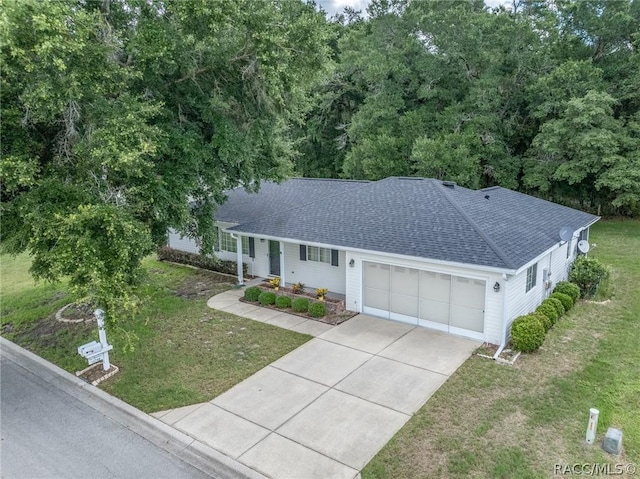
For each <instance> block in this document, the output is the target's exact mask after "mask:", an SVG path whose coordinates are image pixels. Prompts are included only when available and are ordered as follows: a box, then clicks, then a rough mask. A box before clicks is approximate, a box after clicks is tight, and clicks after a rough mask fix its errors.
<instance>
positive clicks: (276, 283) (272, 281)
mask: <svg viewBox="0 0 640 479" xmlns="http://www.w3.org/2000/svg"><path fill="white" fill-rule="evenodd" d="M269 284H270V285H271V286H273V287H274V288H279V287H280V276H276V277H275V278H271V279H270V280H269Z"/></svg>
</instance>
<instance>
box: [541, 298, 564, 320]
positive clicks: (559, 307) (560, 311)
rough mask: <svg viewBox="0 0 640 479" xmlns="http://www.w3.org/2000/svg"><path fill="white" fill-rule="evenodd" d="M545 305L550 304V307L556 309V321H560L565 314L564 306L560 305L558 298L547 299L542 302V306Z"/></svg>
mask: <svg viewBox="0 0 640 479" xmlns="http://www.w3.org/2000/svg"><path fill="white" fill-rule="evenodd" d="M545 303H546V304H550V305H551V306H553V307H554V308H556V311H557V312H558V319H560V317H561V316H562V315H563V314H564V313H565V312H566V311H565V309H564V306H563V305H562V302H561V301H560V300H559V299H558V298H551V297H549V298H547V299H545V300H544V301H543V302H542V304H545Z"/></svg>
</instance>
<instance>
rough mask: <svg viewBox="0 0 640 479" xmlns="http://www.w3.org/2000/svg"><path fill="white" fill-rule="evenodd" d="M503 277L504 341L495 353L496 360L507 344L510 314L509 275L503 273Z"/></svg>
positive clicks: (494, 358)
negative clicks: (508, 310) (508, 298)
mask: <svg viewBox="0 0 640 479" xmlns="http://www.w3.org/2000/svg"><path fill="white" fill-rule="evenodd" d="M502 279H504V296H503V297H502V342H501V343H500V347H498V350H497V351H496V353H495V354H494V355H493V360H494V361H495V360H496V359H498V358H499V357H500V353H502V350H503V349H504V347H505V346H506V345H507V321H508V318H509V315H508V314H507V309H508V308H507V305H508V301H507V291H508V285H509V276H508V275H506V274H503V275H502Z"/></svg>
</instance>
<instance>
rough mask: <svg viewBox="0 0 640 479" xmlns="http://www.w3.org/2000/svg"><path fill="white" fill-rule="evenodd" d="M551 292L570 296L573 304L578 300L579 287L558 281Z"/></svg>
mask: <svg viewBox="0 0 640 479" xmlns="http://www.w3.org/2000/svg"><path fill="white" fill-rule="evenodd" d="M553 292H554V293H562V294H566V295H567V296H571V299H573V303H574V304H575V302H576V301H578V300H579V299H580V287H579V286H578V285H577V284H573V283H570V282H569V281H560V282H559V283H558V284H556V287H555V288H553Z"/></svg>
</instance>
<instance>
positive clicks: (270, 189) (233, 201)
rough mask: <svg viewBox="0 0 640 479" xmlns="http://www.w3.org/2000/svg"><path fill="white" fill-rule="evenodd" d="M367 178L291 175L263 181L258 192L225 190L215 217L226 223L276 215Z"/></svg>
mask: <svg viewBox="0 0 640 479" xmlns="http://www.w3.org/2000/svg"><path fill="white" fill-rule="evenodd" d="M367 183H368V182H367V181H354V180H333V179H318V178H291V179H289V180H287V181H284V182H282V183H273V182H264V183H262V184H261V185H260V191H259V192H258V193H247V191H246V190H245V189H244V188H236V189H234V190H231V191H227V192H226V195H227V201H226V202H224V203H223V204H222V205H220V206H219V207H218V211H217V212H216V219H217V220H218V221H225V222H229V223H248V222H251V221H256V220H259V219H261V218H266V217H268V216H271V215H278V214H280V213H282V212H283V211H286V210H288V209H292V208H296V207H297V206H301V205H308V204H313V203H318V204H320V203H322V202H323V201H324V200H325V199H326V198H328V197H330V196H334V195H339V194H341V193H343V192H345V191H348V190H349V189H353V188H357V187H358V186H362V185H363V184H367Z"/></svg>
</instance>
